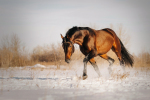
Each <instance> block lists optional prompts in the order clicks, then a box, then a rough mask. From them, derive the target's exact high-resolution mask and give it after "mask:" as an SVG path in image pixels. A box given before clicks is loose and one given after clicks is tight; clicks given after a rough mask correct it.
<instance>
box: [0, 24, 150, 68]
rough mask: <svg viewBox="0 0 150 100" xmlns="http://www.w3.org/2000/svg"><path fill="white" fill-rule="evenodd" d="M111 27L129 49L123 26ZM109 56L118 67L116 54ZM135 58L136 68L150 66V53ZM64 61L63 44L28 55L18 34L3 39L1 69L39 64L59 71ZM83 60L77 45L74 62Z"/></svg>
mask: <svg viewBox="0 0 150 100" xmlns="http://www.w3.org/2000/svg"><path fill="white" fill-rule="evenodd" d="M90 27H92V28H95V27H96V28H95V29H100V28H97V26H96V25H92V26H90ZM109 27H110V28H112V29H113V30H115V32H116V33H117V35H118V36H119V38H120V39H121V40H122V42H123V44H124V45H125V47H126V48H127V49H128V48H129V46H130V37H129V35H127V34H126V33H127V31H126V29H125V28H123V26H122V25H119V26H117V28H115V27H114V25H112V24H111V25H110V26H109ZM107 54H108V56H110V57H111V58H113V59H114V60H115V64H116V65H118V64H119V61H118V58H117V56H116V54H115V53H114V52H112V51H111V50H110V51H109V52H108V53H107ZM133 56H134V61H135V63H134V67H136V68H138V67H140V68H141V67H149V66H150V53H149V52H148V51H147V52H146V51H142V52H141V53H140V54H139V55H134V54H133ZM64 59H65V55H64V50H63V48H62V45H61V43H57V44H54V43H53V44H50V45H44V46H37V47H35V48H34V49H33V51H32V53H28V51H27V50H26V49H25V46H23V45H22V42H21V41H20V39H19V38H18V36H17V35H16V34H13V35H12V36H11V37H9V36H5V37H2V38H1V41H0V67H10V66H11V67H15V66H27V65H35V64H37V63H39V64H42V65H56V66H57V69H59V68H60V65H67V64H66V63H65V60H64ZM83 59H84V55H83V54H82V53H81V52H80V50H79V47H78V45H75V53H74V54H73V55H72V61H76V60H80V61H82V60H83ZM95 59H96V61H97V63H99V64H104V63H107V64H108V62H107V61H106V60H104V59H102V58H100V57H96V58H95Z"/></svg>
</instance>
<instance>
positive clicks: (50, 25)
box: [0, 0, 150, 54]
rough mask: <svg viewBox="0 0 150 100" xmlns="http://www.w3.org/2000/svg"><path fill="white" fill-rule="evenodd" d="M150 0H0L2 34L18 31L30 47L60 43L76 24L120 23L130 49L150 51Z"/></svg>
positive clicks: (116, 24)
mask: <svg viewBox="0 0 150 100" xmlns="http://www.w3.org/2000/svg"><path fill="white" fill-rule="evenodd" d="M149 5H150V0H0V37H3V36H5V35H11V34H17V35H18V37H19V38H20V40H21V41H22V42H23V44H24V45H25V46H26V48H27V49H29V50H31V51H32V50H33V48H34V47H36V46H38V45H45V44H51V43H61V41H62V39H61V37H60V33H61V34H63V35H65V33H66V31H67V30H68V29H69V28H72V27H73V26H88V27H90V26H94V25H95V26H96V28H97V29H102V28H106V27H108V26H110V24H113V25H114V26H118V25H120V24H122V25H123V27H124V28H125V29H126V30H127V32H126V34H127V35H129V36H130V37H131V39H130V48H129V51H130V52H131V53H135V54H138V53H139V52H141V51H142V50H143V49H144V50H148V51H150V46H149V43H150V39H149V37H150V33H149V31H150V28H149V26H150V11H149V9H150V6H149Z"/></svg>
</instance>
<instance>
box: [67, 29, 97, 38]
mask: <svg viewBox="0 0 150 100" xmlns="http://www.w3.org/2000/svg"><path fill="white" fill-rule="evenodd" d="M80 30H88V31H89V32H90V33H94V31H93V29H91V28H89V27H77V26H74V27H72V28H70V29H69V30H68V31H67V33H66V36H65V38H66V39H67V36H69V37H72V35H73V34H74V33H75V32H76V31H80Z"/></svg>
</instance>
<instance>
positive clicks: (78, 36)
mask: <svg viewBox="0 0 150 100" xmlns="http://www.w3.org/2000/svg"><path fill="white" fill-rule="evenodd" d="M60 35H61V38H62V47H63V49H64V53H65V61H66V62H67V63H70V61H71V56H72V54H73V53H74V51H75V47H74V44H78V45H79V48H80V51H81V52H82V53H83V54H84V55H85V58H84V59H83V63H84V69H83V77H82V78H83V80H84V79H86V78H87V63H88V62H90V63H91V65H92V66H93V67H94V69H95V71H96V72H97V74H98V76H99V77H100V76H101V74H100V71H99V68H98V66H97V64H96V61H95V59H94V57H96V56H100V57H101V58H103V59H105V60H107V61H108V62H109V67H108V70H109V73H111V71H112V70H111V66H112V65H113V63H114V61H115V60H114V59H112V58H111V57H109V56H108V55H107V54H106V53H107V52H108V51H109V50H110V49H112V51H113V52H115V54H116V55H117V57H118V60H119V61H120V65H121V66H122V68H123V69H124V70H125V66H131V67H132V66H133V63H134V59H133V56H132V55H131V54H130V53H129V52H128V50H127V49H126V48H125V46H124V45H123V43H122V41H121V40H120V39H119V38H118V36H117V35H116V33H115V32H114V31H113V30H112V29H110V28H104V29H101V30H95V29H92V28H90V27H77V26H74V27H72V28H70V29H69V30H68V31H67V32H66V35H65V37H63V35H62V34H60Z"/></svg>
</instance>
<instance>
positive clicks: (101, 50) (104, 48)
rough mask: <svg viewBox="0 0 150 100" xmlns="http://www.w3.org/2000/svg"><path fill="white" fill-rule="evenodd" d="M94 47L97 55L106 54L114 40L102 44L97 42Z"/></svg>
mask: <svg viewBox="0 0 150 100" xmlns="http://www.w3.org/2000/svg"><path fill="white" fill-rule="evenodd" d="M98 42H99V43H97V45H96V47H97V53H98V54H105V53H107V52H108V51H109V50H110V49H111V48H112V45H113V42H114V39H112V38H111V39H109V40H105V41H103V42H100V41H98Z"/></svg>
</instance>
